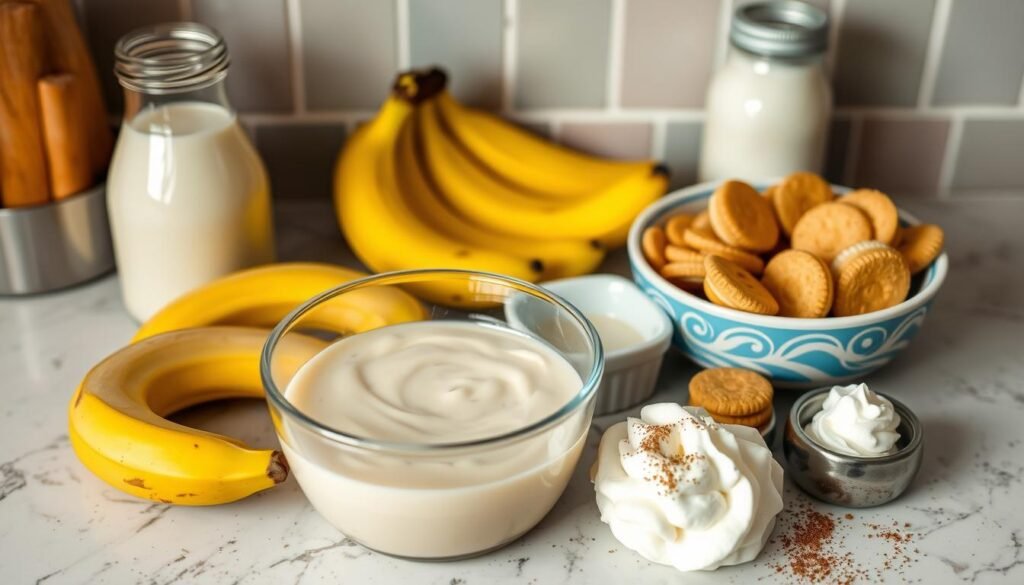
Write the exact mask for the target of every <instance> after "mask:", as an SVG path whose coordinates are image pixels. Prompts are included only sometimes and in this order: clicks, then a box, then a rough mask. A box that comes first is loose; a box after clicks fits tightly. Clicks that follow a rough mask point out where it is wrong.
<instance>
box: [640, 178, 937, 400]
mask: <svg viewBox="0 0 1024 585" xmlns="http://www.w3.org/2000/svg"><path fill="white" fill-rule="evenodd" d="M770 184H772V182H761V183H757V182H755V184H754V186H755V187H757V188H758V189H763V188H765V187H767V186H768V185H770ZM716 185H717V182H712V183H703V184H700V185H694V186H693V187H688V188H686V189H681V190H679V191H676V192H674V193H671V194H669V195H666V196H665V197H663V198H662V199H660V200H659V201H657V202H656V203H654V204H652V205H651V206H650V207H648V208H647V209H646V210H644V212H643V213H641V214H640V215H639V216H638V217H637V219H636V221H634V222H633V227H632V228H631V229H630V232H629V240H628V242H627V247H628V252H629V263H630V266H631V268H632V270H633V279H634V280H635V281H636V284H637V286H639V287H640V289H641V290H643V291H644V292H645V293H646V294H647V295H648V296H650V297H651V299H653V300H654V302H655V303H657V304H658V305H659V306H660V307H661V308H662V309H664V310H665V311H666V312H667V313H668V315H669V317H670V318H671V319H672V323H673V329H674V331H673V337H672V343H673V345H674V346H675V347H676V348H678V349H679V350H680V351H681V352H683V354H684V355H686V356H687V357H688V358H690V359H691V360H693V361H694V362H696V363H697V364H699V365H701V366H703V367H705V368H710V367H720V366H725V367H737V368H746V369H748V370H754V371H755V372H760V373H761V374H764V375H766V376H769V377H770V378H772V381H773V383H774V384H775V385H776V386H779V387H784V388H816V387H820V386H825V385H830V384H839V383H843V382H850V381H854V380H862V379H863V378H864V376H866V375H867V374H870V373H871V372H873V371H875V370H877V369H878V368H880V367H882V366H884V365H885V364H887V363H889V362H890V361H892V359H893V358H894V357H896V354H897V353H899V352H900V350H902V349H903V348H905V347H906V346H907V345H908V344H909V343H910V340H911V339H913V338H914V336H915V335H916V334H917V332H918V331H919V330H920V328H921V325H922V323H923V322H924V318H925V315H927V314H928V309H929V307H930V306H931V303H932V300H933V299H934V298H935V294H936V293H937V292H938V291H939V287H941V286H942V281H943V280H944V279H945V278H946V271H947V269H948V267H949V260H948V258H947V257H946V254H945V253H943V254H942V255H941V256H939V257H938V259H936V260H935V262H933V263H932V265H931V266H929V267H928V269H927V270H925V272H924V273H923V275H919V276H918V277H915V279H914V281H913V283H912V284H911V294H910V296H909V297H908V298H907V300H905V301H903V302H902V303H900V304H898V305H896V306H894V307H889V308H888V309H885V310H882V311H877V312H874V313H868V314H866V315H856V316H853V317H834V318H824V319H796V318H792V317H769V316H765V315H755V314H753V313H745V312H742V311H736V310H734V309H729V308H726V307H720V306H718V305H715V304H713V303H710V302H708V301H705V300H704V299H701V298H698V297H697V296H694V295H692V294H690V293H687V292H685V291H683V290H681V289H679V288H678V287H676V286H675V285H673V284H671V283H670V282H668V281H667V280H665V279H664V278H662V277H661V276H660V275H659V274H658V273H657V272H655V271H654V269H652V268H651V267H650V266H649V265H648V264H647V261H646V260H645V259H644V257H643V253H642V252H641V249H640V237H641V235H642V234H643V231H644V229H646V228H647V227H649V226H652V225H656V224H659V223H661V222H662V221H663V220H664V219H665V218H667V217H668V216H670V215H672V214H673V213H677V212H680V211H688V212H691V213H695V212H698V211H700V210H702V209H704V208H705V207H706V206H707V199H708V197H710V196H711V193H712V192H714V189H715V187H716ZM833 189H834V190H835V191H836V192H838V193H842V192H845V191H848V190H849V189H847V188H845V187H839V186H833ZM900 218H901V220H902V221H903V223H904V224H905V225H913V224H916V223H918V221H917V220H916V219H914V218H913V217H911V216H910V215H909V214H907V213H905V212H903V211H902V210H901V211H900Z"/></svg>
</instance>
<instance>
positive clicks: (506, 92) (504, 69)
mask: <svg viewBox="0 0 1024 585" xmlns="http://www.w3.org/2000/svg"><path fill="white" fill-rule="evenodd" d="M504 11H505V12H504V18H503V19H502V20H503V22H502V25H503V26H502V45H501V111H502V112H505V113H510V112H512V110H513V108H514V107H515V99H516V98H515V95H516V48H517V44H518V43H517V41H518V39H517V37H516V31H517V30H518V29H519V22H518V16H519V3H518V2H517V0H505V4H504Z"/></svg>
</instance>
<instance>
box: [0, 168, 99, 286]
mask: <svg viewBox="0 0 1024 585" xmlns="http://www.w3.org/2000/svg"><path fill="white" fill-rule="evenodd" d="M113 268H114V250H113V247H112V246H111V243H110V226H109V224H108V223H107V203H106V190H105V189H104V185H103V184H102V183H101V184H99V185H97V186H95V187H93V188H91V189H88V190H86V191H83V192H81V193H78V194H77V195H72V196H71V197H68V198H66V199H62V200H61V201H57V202H54V203H50V204H47V205H37V206H34V207H24V208H14V209H0V295H24V294H32V293H41V292H47V291H52V290H57V289H60V288H65V287H68V286H71V285H74V284H78V283H80V282H85V281H86V280H91V279H93V278H96V277H97V276H99V275H101V274H104V273H106V272H109V271H110V270H111V269H113Z"/></svg>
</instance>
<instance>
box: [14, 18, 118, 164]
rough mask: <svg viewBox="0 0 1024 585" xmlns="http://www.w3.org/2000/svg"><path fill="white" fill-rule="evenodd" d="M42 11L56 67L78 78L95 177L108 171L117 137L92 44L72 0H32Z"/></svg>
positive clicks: (51, 54) (82, 122)
mask: <svg viewBox="0 0 1024 585" xmlns="http://www.w3.org/2000/svg"><path fill="white" fill-rule="evenodd" d="M32 1H33V2H34V3H36V4H37V5H38V6H39V7H40V8H41V9H42V11H43V20H44V21H45V28H46V33H47V34H46V40H47V43H48V47H47V48H48V49H49V54H50V60H51V61H52V65H53V70H54V71H60V72H62V73H71V74H72V75H74V76H75V78H76V79H77V80H78V81H77V83H78V84H79V88H80V92H79V93H80V95H81V100H82V112H83V114H82V115H83V118H82V120H81V121H80V123H81V124H84V125H85V135H86V137H87V139H88V143H89V161H90V166H91V170H92V172H93V175H94V176H95V177H99V176H100V175H102V174H103V173H105V172H106V170H107V165H108V164H109V163H110V152H111V150H112V148H113V144H114V138H113V135H112V134H111V132H110V126H109V125H108V124H107V109H106V106H104V104H103V90H102V88H101V87H100V81H99V78H98V77H97V76H96V65H95V64H94V63H93V62H92V57H91V56H90V53H89V47H88V46H87V45H86V43H85V39H84V37H83V36H82V31H81V30H80V29H79V28H78V23H77V22H76V20H75V13H74V11H73V10H72V9H71V3H70V1H69V0H32Z"/></svg>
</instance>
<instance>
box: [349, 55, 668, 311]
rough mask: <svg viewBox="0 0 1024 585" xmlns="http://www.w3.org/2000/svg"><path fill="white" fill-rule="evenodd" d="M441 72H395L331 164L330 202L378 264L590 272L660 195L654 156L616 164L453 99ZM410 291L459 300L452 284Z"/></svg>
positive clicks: (366, 258) (532, 275)
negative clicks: (387, 91)
mask: <svg viewBox="0 0 1024 585" xmlns="http://www.w3.org/2000/svg"><path fill="white" fill-rule="evenodd" d="M445 85H446V75H445V74H444V72H442V71H441V70H439V69H431V70H429V71H425V72H408V73H402V74H400V75H399V76H398V79H397V81H396V82H395V85H394V88H393V90H392V92H391V95H390V96H389V97H388V98H387V99H386V100H385V102H384V105H383V106H382V107H381V109H380V110H379V111H378V113H377V115H376V117H375V118H374V119H373V120H372V121H370V122H369V123H367V124H364V125H363V126H362V127H360V128H359V129H358V130H357V131H356V132H355V134H354V135H353V136H352V137H351V138H349V140H348V141H347V143H346V145H345V147H344V149H343V150H342V153H341V155H340V157H339V159H338V163H337V166H336V168H335V179H334V181H335V193H334V199H335V209H336V211H337V214H338V219H339V223H340V224H341V228H342V231H343V232H344V233H345V237H346V238H347V240H348V242H349V244H350V245H351V246H352V249H353V251H354V252H355V253H356V255H357V256H359V258H360V259H361V260H362V261H363V263H365V264H366V265H367V266H368V267H369V268H370V269H372V270H374V271H376V272H386V271H391V270H401V269H412V268H461V269H471V270H482V271H487V272H496V273H499V274H505V275H509V276H514V277H517V278H520V279H523V280H529V281H538V280H549V279H553V278H561V277H568V276H575V275H579V274H585V273H588V272H592V271H593V270H595V269H596V268H597V266H598V265H599V264H600V263H601V260H602V259H603V258H604V253H605V251H606V250H608V249H610V248H614V247H618V246H621V245H622V244H623V243H624V241H625V238H626V234H627V232H628V231H629V226H630V223H631V222H632V221H633V218H634V217H636V215H637V214H638V213H639V212H640V211H641V210H642V209H643V208H644V207H646V206H647V205H649V204H650V203H651V202H652V201H654V200H655V199H657V198H658V197H659V196H661V195H662V194H663V193H664V192H665V188H666V186H667V177H666V174H667V173H666V172H665V170H664V168H663V167H662V166H661V165H657V164H655V163H654V162H653V161H612V160H603V159H598V158H594V157H591V156H587V155H584V154H581V153H578V152H575V151H572V150H570V149H568V148H565V147H563V146H559V145H557V144H554V143H551V142H548V141H547V140H544V139H542V138H540V137H537V136H535V135H533V134H531V133H529V132H527V131H525V130H523V129H521V128H519V127H517V126H515V125H513V124H511V123H509V122H506V121H504V120H502V119H501V118H498V117H496V116H493V115H491V114H488V113H485V112H482V111H478V110H474V109H471V108H468V107H466V106H464V105H462V104H459V103H458V102H457V101H456V100H455V99H454V98H453V97H452V96H451V95H450V94H449V93H448V92H447V91H445ZM417 294H421V296H424V297H425V298H429V299H430V300H432V301H435V302H439V303H442V304H454V305H459V304H464V301H465V296H464V295H460V291H459V290H457V287H452V288H448V289H442V288H439V287H434V288H433V289H429V290H421V289H417Z"/></svg>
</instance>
